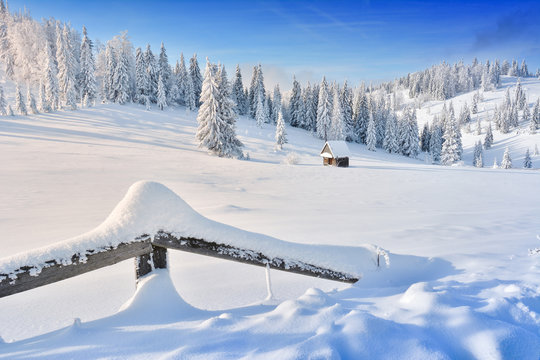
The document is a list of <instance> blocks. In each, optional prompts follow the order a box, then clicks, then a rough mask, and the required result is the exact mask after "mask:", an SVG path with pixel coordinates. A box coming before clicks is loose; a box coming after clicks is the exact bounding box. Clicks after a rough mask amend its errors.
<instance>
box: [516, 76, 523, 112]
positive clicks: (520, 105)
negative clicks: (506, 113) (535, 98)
mask: <svg viewBox="0 0 540 360" xmlns="http://www.w3.org/2000/svg"><path fill="white" fill-rule="evenodd" d="M525 102H526V98H525V93H524V91H523V89H522V87H521V79H519V78H518V80H517V84H516V90H515V92H514V102H513V104H514V105H515V106H518V108H519V109H520V110H523V107H524V105H525Z"/></svg>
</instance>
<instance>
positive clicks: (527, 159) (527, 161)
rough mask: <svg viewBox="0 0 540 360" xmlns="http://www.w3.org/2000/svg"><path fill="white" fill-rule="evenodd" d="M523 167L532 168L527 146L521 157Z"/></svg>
mask: <svg viewBox="0 0 540 360" xmlns="http://www.w3.org/2000/svg"><path fill="white" fill-rule="evenodd" d="M523 168H524V169H531V168H532V160H531V154H530V153H529V148H527V151H526V152H525V158H524V159H523Z"/></svg>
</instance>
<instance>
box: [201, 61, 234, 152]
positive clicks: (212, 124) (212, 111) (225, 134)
mask: <svg viewBox="0 0 540 360" xmlns="http://www.w3.org/2000/svg"><path fill="white" fill-rule="evenodd" d="M220 81H221V79H220V78H218V74H217V67H216V66H214V65H212V64H210V61H208V59H207V60H206V69H205V73H204V81H203V84H202V88H201V98H200V100H201V107H200V109H199V112H198V115H197V122H198V124H199V126H198V128H197V135H196V137H197V140H199V146H200V147H205V148H207V149H208V150H209V151H210V152H212V153H213V154H216V155H218V156H225V157H234V156H238V157H240V156H241V155H242V151H241V147H242V146H243V145H242V143H241V142H240V140H238V139H237V137H236V133H235V129H234V120H232V121H231V120H230V119H227V118H226V117H225V116H226V114H224V113H223V112H222V111H223V110H224V109H225V107H226V106H227V105H226V103H225V102H224V99H222V94H221V91H220V89H219V86H218V83H219V82H220ZM227 103H228V104H229V105H230V106H231V109H230V111H229V110H227V109H226V112H227V113H232V114H234V111H232V105H233V104H232V101H229V102H227Z"/></svg>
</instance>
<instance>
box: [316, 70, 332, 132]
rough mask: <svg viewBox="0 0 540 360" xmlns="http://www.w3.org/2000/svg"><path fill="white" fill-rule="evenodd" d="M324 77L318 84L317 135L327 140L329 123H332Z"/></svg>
mask: <svg viewBox="0 0 540 360" xmlns="http://www.w3.org/2000/svg"><path fill="white" fill-rule="evenodd" d="M330 96H331V94H330V91H329V89H328V83H327V82H326V78H324V77H323V79H322V82H321V85H320V86H319V101H318V107H317V136H318V137H319V138H320V139H323V140H325V141H326V140H329V138H328V136H329V134H330V125H331V123H332V102H331V100H330Z"/></svg>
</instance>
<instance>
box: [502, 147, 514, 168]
mask: <svg viewBox="0 0 540 360" xmlns="http://www.w3.org/2000/svg"><path fill="white" fill-rule="evenodd" d="M501 168H502V169H511V168H512V159H511V158H510V152H509V151H508V147H506V149H505V150H504V155H503V159H502V161H501Z"/></svg>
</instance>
